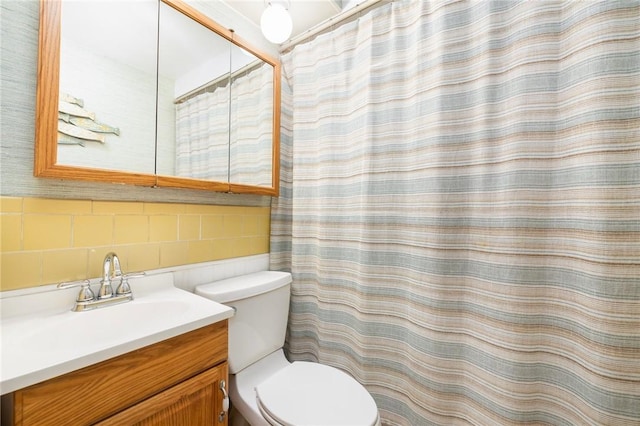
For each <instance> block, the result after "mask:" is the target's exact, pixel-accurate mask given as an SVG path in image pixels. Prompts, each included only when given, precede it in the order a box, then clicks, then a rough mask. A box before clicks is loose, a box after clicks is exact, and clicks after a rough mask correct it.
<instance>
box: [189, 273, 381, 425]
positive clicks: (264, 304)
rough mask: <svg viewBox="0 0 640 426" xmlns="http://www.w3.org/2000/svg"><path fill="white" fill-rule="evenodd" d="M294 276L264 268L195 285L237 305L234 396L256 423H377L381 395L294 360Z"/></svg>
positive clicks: (232, 329)
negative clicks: (287, 351) (288, 345)
mask: <svg viewBox="0 0 640 426" xmlns="http://www.w3.org/2000/svg"><path fill="white" fill-rule="evenodd" d="M290 284H291V274H289V273H286V272H276V271H262V272H256V273H253V274H248V275H242V276H238V277H234V278H230V279H226V280H222V281H216V282H213V283H209V284H204V285H201V286H198V287H196V291H195V292H196V294H198V295H200V296H203V297H207V298H209V299H212V300H215V301H217V302H219V303H223V304H226V305H229V306H232V307H233V308H234V309H235V311H236V313H235V315H234V317H232V318H231V319H230V320H229V359H228V362H229V373H230V377H229V396H230V399H231V404H232V406H233V407H234V409H235V410H236V411H237V412H238V413H240V414H241V415H242V417H243V418H244V419H245V420H246V421H247V422H249V423H250V424H251V425H252V426H268V425H286V426H302V425H306V426H312V425H317V426H339V425H342V426H375V425H379V424H380V419H379V415H378V409H377V407H376V404H375V401H374V400H373V398H372V397H371V395H370V394H369V393H368V392H367V390H366V389H365V388H364V387H363V386H362V385H361V384H360V383H358V382H357V381H356V380H355V379H354V378H353V377H351V376H350V375H349V374H347V373H345V372H343V371H342V370H339V369H337V368H334V367H330V366H327V365H322V364H318V363H313V362H301V361H296V362H293V363H290V362H289V361H288V360H287V359H286V357H285V355H284V352H283V350H282V346H283V344H284V336H285V331H286V324H287V319H288V311H289V293H290Z"/></svg>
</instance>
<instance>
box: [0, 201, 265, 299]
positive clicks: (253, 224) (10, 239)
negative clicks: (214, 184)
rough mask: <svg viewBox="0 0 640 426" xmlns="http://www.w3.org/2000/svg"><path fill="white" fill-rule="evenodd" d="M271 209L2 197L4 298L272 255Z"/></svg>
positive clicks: (1, 279) (0, 225) (0, 224)
mask: <svg viewBox="0 0 640 426" xmlns="http://www.w3.org/2000/svg"><path fill="white" fill-rule="evenodd" d="M269 214H270V209H269V207H249V206H220V205H217V206H214V205H197V204H171V203H155V202H110V201H90V200H53V199H43V198H28V197H27V198H22V197H0V218H1V222H0V234H1V236H2V237H1V258H0V290H2V291H5V290H12V289H18V288H25V287H32V286H38V285H45V284H52V283H57V282H62V281H71V280H79V279H85V278H95V277H99V276H100V274H101V265H102V260H103V258H104V255H105V254H106V253H108V252H110V251H114V252H116V253H117V254H118V257H119V258H120V262H121V266H122V268H123V270H124V271H125V272H134V271H143V270H150V269H157V268H165V267H171V266H177V265H185V264H190V263H197V262H205V261H210V260H219V259H226V258H231V257H239V256H248V255H254V254H261V253H268V252H269Z"/></svg>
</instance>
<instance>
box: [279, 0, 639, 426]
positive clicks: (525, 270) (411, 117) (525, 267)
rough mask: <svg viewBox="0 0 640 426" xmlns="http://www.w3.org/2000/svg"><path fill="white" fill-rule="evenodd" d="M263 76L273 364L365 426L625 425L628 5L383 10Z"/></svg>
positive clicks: (633, 45)
mask: <svg viewBox="0 0 640 426" xmlns="http://www.w3.org/2000/svg"><path fill="white" fill-rule="evenodd" d="M283 69H284V81H283V86H284V87H283V91H284V93H283V105H282V109H283V111H282V113H283V115H282V122H283V127H282V146H281V153H282V160H281V164H282V169H281V179H282V180H281V196H280V197H279V198H278V199H275V200H274V203H273V206H272V231H271V233H272V237H271V259H272V261H271V262H272V264H271V267H272V268H273V269H280V270H290V271H291V272H292V275H293V280H294V282H293V286H292V299H291V312H290V321H289V328H288V333H287V343H286V349H287V354H288V356H289V358H290V359H291V360H314V361H319V362H322V363H325V364H329V365H333V366H336V367H338V368H341V369H343V370H345V371H347V372H348V373H350V374H352V375H353V376H354V377H355V378H356V379H357V380H358V381H360V382H361V383H362V384H364V385H365V386H366V388H367V389H368V390H369V392H370V393H371V394H372V395H373V397H374V398H375V400H376V402H377V404H378V407H379V409H380V412H381V416H382V420H383V423H384V424H394V425H395V424H398V425H451V424H475V425H513V424H553V425H638V424H640V2H638V1H637V0H631V1H599V2H595V1H543V0H538V1H516V0H509V1H471V2H467V1H406V0H405V1H394V2H393V3H390V4H386V5H384V6H381V7H378V8H376V9H374V10H373V11H371V12H369V13H367V14H365V15H363V16H361V17H359V19H358V20H357V21H353V22H350V23H347V24H344V25H342V26H341V27H339V28H337V29H334V30H333V31H331V32H330V33H327V34H324V35H321V36H318V37H317V38H316V39H315V40H313V41H310V42H308V43H306V44H301V45H298V46H296V47H295V48H294V49H293V50H292V51H291V52H289V53H287V54H285V55H284V56H283Z"/></svg>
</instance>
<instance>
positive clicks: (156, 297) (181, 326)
mask: <svg viewBox="0 0 640 426" xmlns="http://www.w3.org/2000/svg"><path fill="white" fill-rule="evenodd" d="M130 284H131V288H132V291H133V295H134V300H133V301H131V302H127V303H122V304H117V305H112V306H106V307H102V308H100V309H95V310H90V311H84V312H72V311H71V310H70V308H71V307H72V306H73V297H74V296H71V300H68V301H67V302H68V303H65V305H64V306H63V307H62V308H61V307H59V306H57V307H54V308H52V309H49V310H47V309H44V310H43V309H42V308H40V309H37V310H35V311H34V312H31V313H29V312H27V313H25V312H24V309H23V307H24V305H28V304H29V303H40V304H41V302H42V300H43V295H36V296H32V297H31V298H30V297H29V295H27V296H23V297H21V298H20V299H21V300H15V299H17V298H3V299H0V303H2V305H1V307H2V312H3V313H2V315H3V317H2V323H1V326H0V330H1V333H2V334H1V339H2V340H1V342H2V348H1V350H2V357H1V366H2V368H1V369H0V391H1V393H2V394H5V393H8V392H12V391H14V390H17V389H20V388H23V387H26V386H29V385H32V384H35V383H38V382H40V381H43V380H47V379H49V378H52V377H56V376H58V375H61V374H65V373H68V372H71V371H74V370H77V369H79V368H83V367H86V366H88V365H91V364H94V363H97V362H100V361H104V360H106V359H109V358H112V357H114V356H118V355H121V354H124V353H126V352H129V351H132V350H135V349H139V348H141V347H144V346H147V345H150V344H153V343H157V342H159V341H162V340H165V339H168V338H171V337H175V336H177V335H179V334H182V333H186V332H188V331H192V330H195V329H197V328H200V327H204V326H206V325H209V324H213V323H215V322H218V321H221V320H224V319H227V318H230V317H231V316H232V315H233V310H232V309H231V308H229V307H227V306H224V305H221V304H219V303H215V302H213V301H211V300H208V299H205V298H203V297H200V296H196V295H195V294H192V293H189V292H187V291H184V290H180V289H178V288H176V287H174V286H173V276H172V275H171V274H162V275H157V276H151V277H144V278H139V279H135V280H134V279H131V280H130ZM75 290H77V289H75ZM73 293H74V292H71V293H70V292H66V293H65V294H64V295H65V296H66V298H68V296H69V294H73ZM49 296H50V297H49V298H53V299H55V298H58V299H59V298H60V296H59V293H57V292H55V291H53V292H51V293H50V295H49ZM44 298H46V295H45V297H44ZM37 299H39V301H38V300H37ZM34 300H35V302H33V301H34ZM16 306H22V307H21V308H20V309H16ZM5 308H6V309H5Z"/></svg>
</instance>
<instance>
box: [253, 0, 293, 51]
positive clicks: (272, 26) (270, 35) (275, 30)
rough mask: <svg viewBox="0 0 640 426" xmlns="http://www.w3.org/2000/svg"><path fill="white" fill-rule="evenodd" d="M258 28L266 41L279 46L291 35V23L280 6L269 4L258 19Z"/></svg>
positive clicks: (286, 13)
mask: <svg viewBox="0 0 640 426" xmlns="http://www.w3.org/2000/svg"><path fill="white" fill-rule="evenodd" d="M260 27H261V28H262V34H264V36H265V37H266V39H267V40H269V41H270V42H271V43H276V44H280V43H282V42H283V41H285V40H287V39H288V38H289V36H290V35H291V30H292V28H293V23H292V22H291V16H290V15H289V12H288V11H287V9H285V8H284V7H283V6H282V5H280V4H272V3H269V5H268V6H267V8H266V9H265V10H264V12H262V16H261V17H260Z"/></svg>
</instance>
